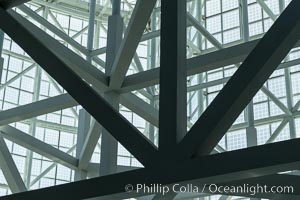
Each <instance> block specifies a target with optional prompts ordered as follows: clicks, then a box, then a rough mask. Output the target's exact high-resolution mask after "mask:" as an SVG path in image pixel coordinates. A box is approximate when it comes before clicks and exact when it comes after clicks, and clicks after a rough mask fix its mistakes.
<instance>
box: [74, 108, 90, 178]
mask: <svg viewBox="0 0 300 200" xmlns="http://www.w3.org/2000/svg"><path fill="white" fill-rule="evenodd" d="M90 122H91V116H90V114H89V113H88V112H86V111H85V110H84V109H81V110H80V111H79V119H78V132H77V143H76V158H79V157H80V153H81V151H82V148H83V145H84V141H85V139H86V136H87V134H88V131H89V128H90ZM86 178H87V172H86V171H84V170H75V177H74V179H75V181H80V180H83V179H86Z"/></svg>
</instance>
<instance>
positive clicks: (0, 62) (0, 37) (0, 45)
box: [0, 29, 4, 83]
mask: <svg viewBox="0 0 300 200" xmlns="http://www.w3.org/2000/svg"><path fill="white" fill-rule="evenodd" d="M3 42H4V32H3V31H2V30H1V29H0V83H1V80H2V72H3V64H4V59H3V58H2V51H3Z"/></svg>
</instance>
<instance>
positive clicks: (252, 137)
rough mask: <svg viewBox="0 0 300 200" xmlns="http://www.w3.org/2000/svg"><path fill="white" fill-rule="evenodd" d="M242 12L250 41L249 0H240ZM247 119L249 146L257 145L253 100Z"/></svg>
mask: <svg viewBox="0 0 300 200" xmlns="http://www.w3.org/2000/svg"><path fill="white" fill-rule="evenodd" d="M240 7H241V9H240V13H241V15H240V16H241V23H242V26H241V31H242V36H243V40H244V42H248V41H249V26H248V3H247V0H240ZM246 119H247V121H248V127H247V128H246V134H247V147H251V146H256V145H257V130H256V128H255V126H254V112H253V100H251V101H250V103H249V105H248V106H247V109H246Z"/></svg>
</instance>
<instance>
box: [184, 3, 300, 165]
mask: <svg viewBox="0 0 300 200" xmlns="http://www.w3.org/2000/svg"><path fill="white" fill-rule="evenodd" d="M299 8H300V1H296V0H293V1H292V2H291V3H290V4H289V6H288V7H287V8H286V9H285V11H284V12H283V13H282V14H281V16H280V17H279V18H278V19H277V21H276V22H275V23H274V24H273V26H272V27H271V28H270V30H269V31H268V32H267V33H266V34H265V36H264V37H263V38H262V39H261V40H260V42H259V43H258V44H257V45H256V47H255V48H254V50H253V51H252V52H251V53H250V54H249V56H248V57H247V58H246V60H245V61H244V62H243V64H242V65H241V66H240V67H239V69H238V70H237V71H236V73H235V74H234V75H233V76H232V78H231V79H230V80H229V81H228V83H227V84H226V85H225V87H224V88H223V89H222V90H221V91H220V93H219V94H218V96H217V97H216V98H215V99H214V101H213V102H212V103H211V104H210V105H209V106H208V108H207V109H206V110H205V112H204V113H203V114H202V115H201V117H200V118H199V119H198V121H197V122H196V123H195V124H194V126H193V127H192V128H191V129H190V131H189V133H188V134H187V135H186V137H185V138H184V139H183V140H182V142H181V143H180V144H179V145H178V153H179V155H180V154H181V156H180V157H181V158H182V159H187V158H188V157H191V156H193V154H194V155H195V154H197V155H206V154H209V153H210V152H211V151H212V150H213V148H214V147H215V146H216V145H217V143H218V142H219V141H220V140H221V138H222V137H223V136H224V134H225V133H226V132H227V130H228V129H229V128H230V126H231V125H232V124H233V122H234V121H235V119H236V118H237V117H238V116H239V114H240V113H241V112H242V111H243V110H244V108H245V107H246V106H247V105H248V103H249V102H250V100H251V99H252V98H253V97H254V95H255V94H256V93H257V92H258V90H259V89H260V88H261V87H262V86H263V84H264V83H265V81H266V80H267V79H268V78H269V76H270V75H271V74H272V73H273V71H274V70H275V69H276V68H277V66H278V65H279V64H280V62H281V61H282V60H283V59H284V57H285V56H286V55H287V54H288V52H289V51H290V50H291V48H292V47H293V46H294V45H295V44H296V42H297V41H298V39H299V34H300V13H299ZM287 22H288V23H287Z"/></svg>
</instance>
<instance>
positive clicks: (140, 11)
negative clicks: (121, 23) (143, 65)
mask: <svg viewBox="0 0 300 200" xmlns="http://www.w3.org/2000/svg"><path fill="white" fill-rule="evenodd" d="M155 3H156V0H138V1H137V2H136V4H135V7H134V10H133V13H132V16H131V19H130V22H129V24H128V28H127V30H126V33H125V36H124V39H123V40H122V43H121V46H120V49H119V51H118V53H117V55H116V58H115V60H114V63H113V66H112V72H111V77H110V83H109V86H110V87H111V88H112V89H119V88H120V87H121V86H122V83H123V81H124V78H125V76H126V73H127V70H128V68H129V66H130V63H131V61H132V58H133V56H134V54H135V52H136V48H137V46H138V44H139V42H140V39H141V37H142V35H143V32H144V29H145V27H146V24H147V22H148V20H149V18H150V16H151V13H152V10H153V8H154V6H155Z"/></svg>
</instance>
